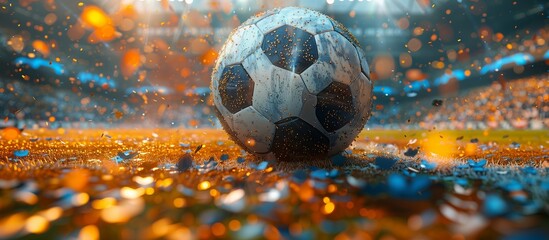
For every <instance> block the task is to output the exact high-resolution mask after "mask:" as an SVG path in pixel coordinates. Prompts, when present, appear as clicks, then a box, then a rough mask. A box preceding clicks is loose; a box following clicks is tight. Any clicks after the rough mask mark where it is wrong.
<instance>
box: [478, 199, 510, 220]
mask: <svg viewBox="0 0 549 240" xmlns="http://www.w3.org/2000/svg"><path fill="white" fill-rule="evenodd" d="M508 208H509V206H508V205H507V202H505V200H503V199H502V198H501V197H500V196H498V195H496V194H488V195H487V196H486V198H485V199H484V208H483V210H484V214H486V216H489V217H496V216H501V215H504V214H505V213H507V209H508Z"/></svg>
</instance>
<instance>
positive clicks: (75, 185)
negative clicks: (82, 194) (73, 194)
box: [63, 169, 90, 192]
mask: <svg viewBox="0 0 549 240" xmlns="http://www.w3.org/2000/svg"><path fill="white" fill-rule="evenodd" d="M89 177H90V171H89V170H86V169H75V170H73V171H71V172H69V173H67V175H65V177H64V178H63V183H64V185H65V186H66V187H68V188H71V189H73V190H74V191H77V192H79V191H83V190H84V189H85V188H86V186H87V185H88V178H89Z"/></svg>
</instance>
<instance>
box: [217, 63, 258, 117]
mask: <svg viewBox="0 0 549 240" xmlns="http://www.w3.org/2000/svg"><path fill="white" fill-rule="evenodd" d="M219 93H220V96H221V102H222V103H223V106H225V108H227V110H229V112H231V113H237V112H238V111H240V110H242V109H244V108H246V107H249V106H251V105H252V96H253V94H254V81H253V80H252V78H251V77H250V75H249V74H248V72H246V69H244V67H242V65H240V64H237V65H231V66H227V67H225V69H223V73H222V74H221V79H220V80H219Z"/></svg>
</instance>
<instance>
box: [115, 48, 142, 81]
mask: <svg viewBox="0 0 549 240" xmlns="http://www.w3.org/2000/svg"><path fill="white" fill-rule="evenodd" d="M120 65H121V66H120V67H121V69H122V75H124V76H125V77H130V76H131V75H133V74H134V73H135V71H137V69H139V67H140V66H141V54H140V53H139V50H138V49H130V50H128V51H127V52H126V53H124V55H123V56H122V62H121V64H120Z"/></svg>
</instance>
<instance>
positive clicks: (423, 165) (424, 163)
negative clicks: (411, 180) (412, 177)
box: [419, 159, 437, 170]
mask: <svg viewBox="0 0 549 240" xmlns="http://www.w3.org/2000/svg"><path fill="white" fill-rule="evenodd" d="M419 166H420V167H421V168H423V169H425V170H434V169H435V168H436V167H437V163H436V162H428V161H427V160H424V159H422V160H421V165H419Z"/></svg>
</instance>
